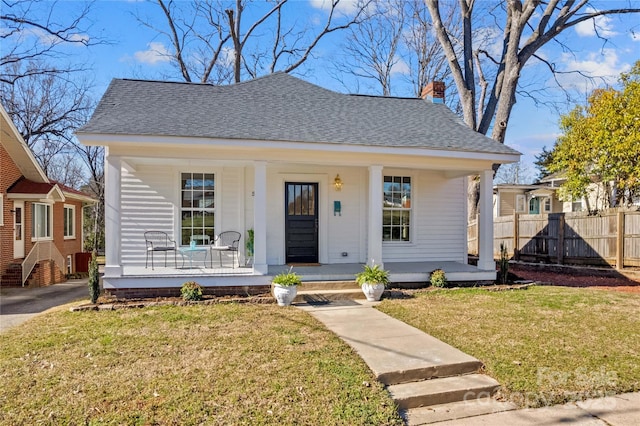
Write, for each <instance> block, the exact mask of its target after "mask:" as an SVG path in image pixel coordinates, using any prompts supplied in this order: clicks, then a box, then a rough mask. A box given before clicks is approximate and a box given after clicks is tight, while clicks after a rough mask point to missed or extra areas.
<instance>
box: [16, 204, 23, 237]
mask: <svg viewBox="0 0 640 426" xmlns="http://www.w3.org/2000/svg"><path fill="white" fill-rule="evenodd" d="M15 223H16V241H22V207H16V220H15Z"/></svg>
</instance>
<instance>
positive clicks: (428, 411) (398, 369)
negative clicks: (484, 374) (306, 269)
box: [296, 301, 640, 426]
mask: <svg viewBox="0 0 640 426" xmlns="http://www.w3.org/2000/svg"><path fill="white" fill-rule="evenodd" d="M376 304H377V303H376V302H373V303H371V302H365V301H357V302H355V301H343V302H335V303H330V304H327V305H318V306H311V305H308V304H297V305H296V306H297V307H299V308H301V309H303V310H305V311H307V312H309V313H310V314H311V315H313V316H314V317H315V318H317V319H318V320H319V321H321V322H322V323H323V324H324V325H325V326H326V327H327V328H328V329H329V330H331V331H333V332H334V333H336V334H337V335H338V336H339V337H340V338H342V339H343V340H344V341H345V342H346V343H348V344H349V345H350V346H351V347H353V348H354V349H355V350H356V352H357V353H358V354H359V355H360V356H361V357H362V359H363V360H364V361H365V362H366V363H367V365H368V366H369V368H370V369H371V370H372V371H373V373H374V374H375V375H376V377H377V378H378V380H379V381H381V382H382V383H385V384H389V383H394V382H395V379H396V376H398V375H405V378H406V377H407V374H408V375H409V376H411V375H413V374H414V373H421V374H423V376H420V374H417V375H416V378H418V379H420V377H424V374H426V375H427V377H437V376H440V377H442V376H444V375H446V374H447V371H446V369H448V368H451V367H450V366H452V365H456V366H461V365H462V366H463V367H464V366H465V365H467V366H476V367H477V365H476V363H479V362H478V360H476V359H475V358H473V357H471V356H469V355H466V354H464V353H463V352H461V351H459V350H458V349H455V348H453V347H451V346H449V345H447V344H445V343H443V342H441V341H439V340H438V339H435V338H434V337H432V336H429V335H428V334H426V333H424V332H422V331H420V330H418V329H416V328H414V327H411V326H409V325H407V324H405V323H403V322H401V321H398V320H396V319H395V318H392V317H390V316H388V315H386V314H384V313H382V312H380V311H378V310H376V309H373V307H374V306H375V305H376ZM463 370H464V368H463ZM463 377H464V376H463ZM431 381H433V382H435V380H427V381H426V382H431ZM392 388H393V386H388V389H389V391H390V393H391V395H392V397H395V395H394V391H393V390H392ZM396 401H397V399H396ZM484 401H485V402H481V403H480V404H478V403H477V402H471V401H466V400H465V401H461V402H455V403H452V404H443V405H441V406H438V405H435V406H432V407H424V408H417V409H413V410H409V412H412V411H415V414H413V415H408V416H407V415H406V413H405V418H406V420H407V423H408V424H411V425H419V424H428V423H434V422H439V423H440V424H442V425H503V424H508V425H511V426H516V425H538V424H544V425H566V424H580V425H603V426H604V425H609V426H636V425H638V424H640V393H630V394H624V395H617V396H613V397H608V398H600V399H593V400H587V401H581V402H577V403H570V404H565V405H557V406H551V407H545V408H539V409H521V410H516V409H515V408H516V407H515V406H514V405H513V404H510V403H497V402H496V401H494V400H492V399H489V398H485V399H484ZM495 403H497V404H498V405H494V404H495ZM482 404H488V405H486V406H484V407H482ZM420 410H422V411H420ZM487 412H489V413H490V414H485V413H487Z"/></svg>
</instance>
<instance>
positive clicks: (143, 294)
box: [105, 285, 271, 299]
mask: <svg viewBox="0 0 640 426" xmlns="http://www.w3.org/2000/svg"><path fill="white" fill-rule="evenodd" d="M270 291H271V286H268V285H260V286H225V287H203V293H204V294H205V295H212V296H247V295H251V296H255V295H259V294H264V293H269V292H270ZM105 294H106V295H107V296H114V297H117V298H120V299H139V298H152V297H180V287H168V288H120V289H115V290H106V291H105Z"/></svg>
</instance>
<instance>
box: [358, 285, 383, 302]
mask: <svg viewBox="0 0 640 426" xmlns="http://www.w3.org/2000/svg"><path fill="white" fill-rule="evenodd" d="M362 292H363V293H364V295H365V296H366V297H367V300H368V301H369V302H376V301H378V300H380V297H382V293H384V284H378V283H371V284H370V283H364V284H362Z"/></svg>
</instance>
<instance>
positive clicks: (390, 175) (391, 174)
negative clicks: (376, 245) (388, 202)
mask: <svg viewBox="0 0 640 426" xmlns="http://www.w3.org/2000/svg"><path fill="white" fill-rule="evenodd" d="M395 177H399V178H401V179H404V178H409V179H410V185H411V192H410V193H409V207H385V205H384V184H385V181H384V179H385V178H392V179H393V178H395ZM415 183H416V179H415V176H414V175H413V174H402V173H401V172H398V173H396V172H393V171H390V172H389V173H388V174H383V175H382V197H383V203H382V217H383V222H382V223H381V224H380V226H381V227H382V244H385V245H386V244H391V245H395V244H412V243H413V225H412V224H413V222H414V220H413V219H414V217H413V216H414V210H413V206H414V205H415V200H413V196H414V194H415V193H416V190H415ZM385 211H408V212H409V225H408V228H409V236H408V239H407V240H402V239H400V240H385V239H384V227H385V225H384V212H385ZM387 226H389V225H387ZM391 226H393V225H391Z"/></svg>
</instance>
